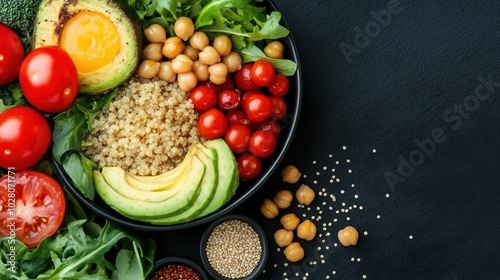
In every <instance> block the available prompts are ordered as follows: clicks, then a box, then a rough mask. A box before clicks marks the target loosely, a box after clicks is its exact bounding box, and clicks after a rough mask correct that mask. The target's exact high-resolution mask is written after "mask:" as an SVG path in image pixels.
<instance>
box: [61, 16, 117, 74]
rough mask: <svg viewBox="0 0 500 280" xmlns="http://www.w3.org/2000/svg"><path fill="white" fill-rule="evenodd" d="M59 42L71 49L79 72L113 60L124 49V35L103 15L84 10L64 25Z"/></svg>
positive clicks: (98, 66) (69, 51)
mask: <svg viewBox="0 0 500 280" xmlns="http://www.w3.org/2000/svg"><path fill="white" fill-rule="evenodd" d="M59 45H60V46H61V47H62V48H63V49H64V50H66V52H68V54H69V55H70V57H71V59H72V60H73V62H74V63H75V65H76V68H77V69H78V72H79V73H88V72H92V71H94V70H98V69H99V68H101V67H103V66H105V65H107V64H109V63H111V61H113V59H114V58H115V56H116V54H117V53H118V51H120V35H119V34H118V30H116V26H115V25H114V24H113V22H111V20H109V19H108V18H107V17H106V16H104V15H103V14H101V13H97V12H90V11H82V12H79V13H78V14H76V15H74V16H73V17H71V18H70V19H69V20H68V21H67V22H66V23H65V24H64V28H63V30H62V34H61V38H60V41H59Z"/></svg>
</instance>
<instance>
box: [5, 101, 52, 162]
mask: <svg viewBox="0 0 500 280" xmlns="http://www.w3.org/2000/svg"><path fill="white" fill-rule="evenodd" d="M51 138H52V131H51V129H50V127H49V123H48V122H47V120H46V119H45V118H44V116H43V115H42V114H40V113H39V112H38V111H36V110H35V109H32V108H30V107H27V106H17V107H13V108H10V109H7V110H5V111H4V112H2V113H1V114H0V166H1V167H3V168H5V169H7V168H9V167H10V168H12V167H13V168H15V169H16V171H20V170H23V169H28V168H30V167H32V166H34V165H35V164H37V163H38V162H39V161H40V160H41V159H42V157H43V156H44V155H45V153H46V152H47V150H48V148H49V145H50V141H51Z"/></svg>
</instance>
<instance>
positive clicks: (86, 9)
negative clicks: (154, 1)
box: [33, 0, 142, 94]
mask: <svg viewBox="0 0 500 280" xmlns="http://www.w3.org/2000/svg"><path fill="white" fill-rule="evenodd" d="M120 1H121V0H106V1H103V0H72V1H67V0H43V1H42V2H41V4H40V7H39V10H38V13H37V17H36V21H35V26H34V32H33V48H39V47H42V46H60V47H62V48H63V49H65V50H66V51H67V52H68V53H69V55H70V56H71V57H72V59H73V61H74V62H75V64H76V66H77V69H78V80H79V83H80V87H79V92H80V93H86V94H100V93H106V92H107V91H109V90H110V89H113V88H115V87H117V86H118V85H120V84H121V83H123V82H124V81H126V80H127V79H128V78H129V77H130V76H132V75H133V74H134V72H135V70H136V69H137V66H138V65H139V60H140V58H141V55H140V54H141V50H142V28H141V25H140V22H139V20H138V18H137V14H136V13H135V11H134V10H132V9H131V8H130V7H129V6H128V5H127V4H125V3H122V2H120ZM89 18H90V19H89ZM92 18H94V19H92ZM89 22H90V24H89ZM88 25H94V27H91V28H87V29H85V28H86V27H85V26H88ZM96 26H97V27H96ZM92 28H94V29H92ZM96 28H97V31H95V29H96ZM99 29H101V30H99ZM75 49H76V51H75Z"/></svg>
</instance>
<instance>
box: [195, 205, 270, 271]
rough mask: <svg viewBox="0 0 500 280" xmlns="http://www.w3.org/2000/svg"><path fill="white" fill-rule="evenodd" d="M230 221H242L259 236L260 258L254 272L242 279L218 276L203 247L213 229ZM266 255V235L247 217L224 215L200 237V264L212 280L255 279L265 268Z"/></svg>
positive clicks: (267, 249)
mask: <svg viewBox="0 0 500 280" xmlns="http://www.w3.org/2000/svg"><path fill="white" fill-rule="evenodd" d="M230 220H239V221H242V222H245V223H247V224H249V225H250V226H251V227H252V228H253V229H254V230H255V232H256V233H257V235H258V236H259V239H260V243H261V245H262V254H261V258H260V260H259V262H258V264H257V266H256V267H255V268H254V270H253V271H252V272H251V273H250V274H249V275H247V276H245V277H242V278H227V277H224V276H222V275H220V274H219V273H218V272H217V271H215V270H214V269H213V268H212V266H211V265H210V262H209V261H208V258H207V254H206V250H205V247H206V246H207V241H208V238H209V237H210V234H211V233H212V231H213V230H214V228H215V227H216V226H218V225H220V224H222V223H224V222H226V221H230ZM268 253H269V245H268V244H267V238H266V234H265V232H264V230H263V229H262V227H261V226H260V225H259V224H258V223H257V222H255V221H254V220H252V219H250V218H249V217H246V216H243V215H236V214H231V215H226V216H224V217H222V218H219V219H217V220H215V221H214V222H212V224H210V226H209V227H208V228H207V229H206V230H205V232H204V233H203V235H202V237H201V242H200V256H201V262H202V264H203V267H204V268H205V270H206V271H207V272H208V274H209V275H210V276H211V277H212V278H214V279H220V280H252V279H256V278H257V277H258V276H259V275H260V274H261V272H262V270H263V269H264V267H265V266H266V262H267V256H268Z"/></svg>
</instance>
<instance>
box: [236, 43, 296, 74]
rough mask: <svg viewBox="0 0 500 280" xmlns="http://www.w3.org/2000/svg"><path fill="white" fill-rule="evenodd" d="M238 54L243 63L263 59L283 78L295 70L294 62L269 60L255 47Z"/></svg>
mask: <svg viewBox="0 0 500 280" xmlns="http://www.w3.org/2000/svg"><path fill="white" fill-rule="evenodd" d="M240 54H241V57H242V59H243V63H246V62H249V61H256V60H258V59H261V58H262V59H263V58H265V59H267V60H268V61H269V62H271V63H272V64H273V66H274V68H275V69H276V71H277V72H278V73H280V74H282V75H285V76H291V75H293V74H294V73H295V71H296V70H297V64H296V63H295V62H293V61H291V60H288V59H274V58H269V57H267V56H266V55H265V54H264V52H262V50H261V49H259V48H258V47H256V46H250V47H246V48H244V49H242V50H241V51H240Z"/></svg>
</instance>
